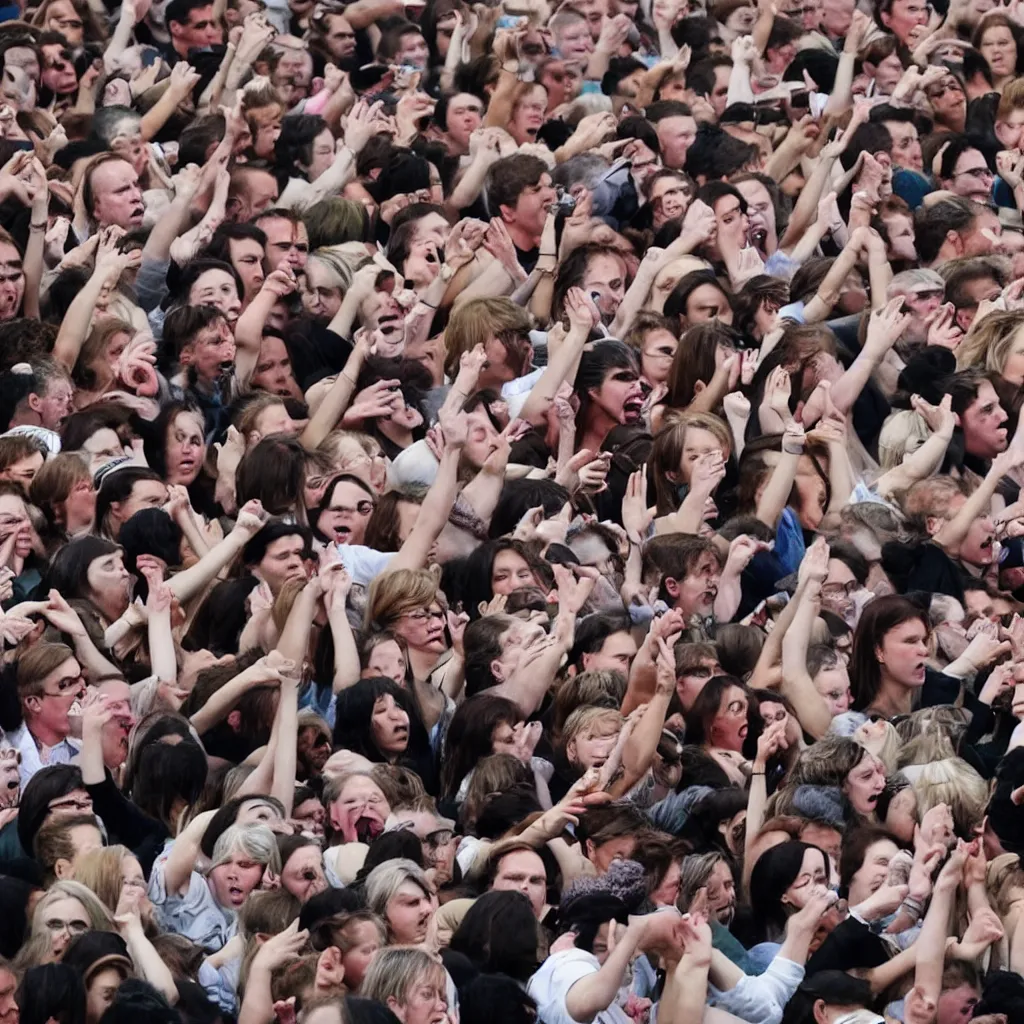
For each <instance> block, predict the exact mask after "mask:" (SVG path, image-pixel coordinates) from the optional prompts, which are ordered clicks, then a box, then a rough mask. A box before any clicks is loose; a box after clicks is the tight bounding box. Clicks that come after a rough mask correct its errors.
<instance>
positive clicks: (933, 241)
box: [914, 196, 985, 263]
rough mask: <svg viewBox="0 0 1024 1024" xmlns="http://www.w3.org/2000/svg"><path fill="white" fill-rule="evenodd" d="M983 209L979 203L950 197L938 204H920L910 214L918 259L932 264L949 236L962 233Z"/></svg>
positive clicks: (958, 197)
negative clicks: (912, 219) (912, 214)
mask: <svg viewBox="0 0 1024 1024" xmlns="http://www.w3.org/2000/svg"><path fill="white" fill-rule="evenodd" d="M984 209H985V207H983V206H982V205H981V204H980V203H975V202H972V201H971V200H970V199H963V198H961V197H960V196H955V197H954V196H950V197H949V198H943V199H940V200H939V201H938V202H935V203H931V204H923V205H921V206H919V207H918V208H917V210H916V211H915V213H914V241H915V244H916V245H917V252H918V255H919V256H920V257H921V259H922V260H923V261H924V262H925V263H932V262H934V260H935V259H936V258H937V257H938V255H939V250H940V249H941V248H942V243H943V242H945V240H946V235H947V234H948V233H949V232H950V231H953V232H957V233H959V232H961V231H966V230H967V229H968V228H969V227H970V226H971V224H973V223H974V221H975V218H977V216H978V215H979V214H980V213H981V212H982V211H983V210H984Z"/></svg>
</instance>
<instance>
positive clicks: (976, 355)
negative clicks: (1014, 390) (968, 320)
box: [956, 310, 1024, 373]
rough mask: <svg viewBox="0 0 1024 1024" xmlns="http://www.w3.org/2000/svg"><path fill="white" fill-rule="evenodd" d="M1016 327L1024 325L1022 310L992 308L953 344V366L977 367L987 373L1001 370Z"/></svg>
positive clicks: (1000, 371)
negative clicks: (1007, 310) (959, 340)
mask: <svg viewBox="0 0 1024 1024" xmlns="http://www.w3.org/2000/svg"><path fill="white" fill-rule="evenodd" d="M1018 327H1024V312H1012V313H1004V312H1001V311H999V310H994V311H993V312H991V313H989V314H988V316H984V317H982V318H981V319H976V320H975V321H974V323H973V324H971V329H970V330H969V331H968V332H967V336H966V337H965V338H964V340H963V341H961V342H960V344H959V345H958V346H957V349H956V368H957V369H958V370H966V369H969V368H971V367H973V366H978V367H981V368H982V369H984V370H988V371H989V372H990V373H991V372H995V373H1002V372H1003V367H1004V366H1005V365H1006V360H1007V357H1008V356H1009V354H1010V349H1011V348H1012V347H1013V338H1014V335H1015V334H1016V333H1017V328H1018Z"/></svg>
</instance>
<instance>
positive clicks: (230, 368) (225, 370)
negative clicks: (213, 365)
mask: <svg viewBox="0 0 1024 1024" xmlns="http://www.w3.org/2000/svg"><path fill="white" fill-rule="evenodd" d="M217 369H218V370H220V372H221V375H222V376H227V375H228V374H229V373H233V372H234V369H235V361H234V360H233V359H223V360H221V362H219V363H218V364H217Z"/></svg>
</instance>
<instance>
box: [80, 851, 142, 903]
mask: <svg viewBox="0 0 1024 1024" xmlns="http://www.w3.org/2000/svg"><path fill="white" fill-rule="evenodd" d="M134 856H135V854H134V853H132V851H131V850H129V849H128V847H127V846H119V845H114V846H105V847H104V848H103V849H102V850H91V851H90V852H89V853H86V854H83V855H82V856H81V857H79V859H78V863H77V864H76V865H75V872H74V880H75V881H76V882H81V883H82V885H84V886H86V887H88V888H89V889H91V890H92V891H93V892H94V893H95V894H96V896H97V897H98V898H99V900H100V902H101V903H102V904H103V905H104V906H105V907H106V908H107V910H109V911H110V912H111V913H114V912H115V911H116V910H117V904H118V902H119V901H120V899H121V888H122V884H123V883H122V879H123V877H124V868H123V867H122V865H123V863H124V859H125V857H134Z"/></svg>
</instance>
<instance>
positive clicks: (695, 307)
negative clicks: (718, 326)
mask: <svg viewBox="0 0 1024 1024" xmlns="http://www.w3.org/2000/svg"><path fill="white" fill-rule="evenodd" d="M709 320H721V321H722V323H724V324H731V323H732V306H730V305H729V300H728V299H727V298H726V297H725V293H724V292H723V291H722V289H721V288H718V287H717V286H716V285H713V284H701V285H698V286H697V287H696V288H694V289H693V291H692V292H690V294H689V297H688V298H687V300H686V325H687V326H688V327H692V326H693V325H694V324H702V323H706V322H707V321H709Z"/></svg>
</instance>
